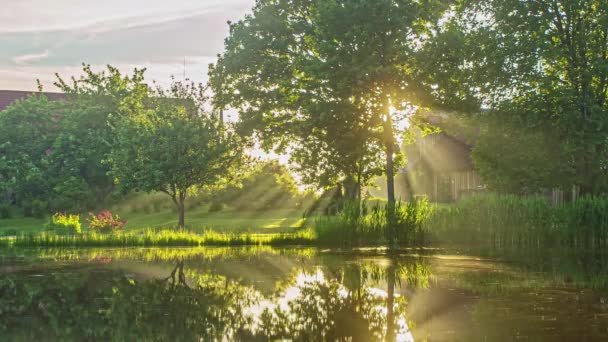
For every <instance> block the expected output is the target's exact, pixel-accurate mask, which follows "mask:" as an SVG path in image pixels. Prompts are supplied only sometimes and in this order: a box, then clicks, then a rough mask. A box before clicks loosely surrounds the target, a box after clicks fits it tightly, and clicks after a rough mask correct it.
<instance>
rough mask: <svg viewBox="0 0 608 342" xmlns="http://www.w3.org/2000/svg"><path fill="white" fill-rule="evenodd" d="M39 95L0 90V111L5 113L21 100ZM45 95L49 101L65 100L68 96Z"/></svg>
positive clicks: (28, 92)
mask: <svg viewBox="0 0 608 342" xmlns="http://www.w3.org/2000/svg"><path fill="white" fill-rule="evenodd" d="M35 93H38V92H36V91H21V90H0V111H3V110H4V109H6V107H8V106H9V105H11V104H12V103H13V102H15V101H16V100H19V99H24V98H26V97H28V96H30V95H32V94H35ZM43 94H44V95H45V96H46V97H48V99H49V100H52V101H56V100H65V99H66V96H65V94H63V93H47V92H43Z"/></svg>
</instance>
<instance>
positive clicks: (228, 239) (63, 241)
mask: <svg viewBox="0 0 608 342" xmlns="http://www.w3.org/2000/svg"><path fill="white" fill-rule="evenodd" d="M314 241H315V236H314V233H313V232H312V231H311V230H301V231H298V232H293V233H280V234H226V233H218V232H215V231H205V232H203V233H201V234H199V233H194V232H189V231H176V230H160V231H155V230H146V231H144V232H117V233H113V234H98V233H84V234H77V235H57V234H53V233H48V232H41V233H30V234H23V235H18V236H15V237H5V238H1V239H0V246H4V247H11V246H13V247H161V246H162V247H170V246H176V247H177V246H180V247H188V246H190V247H197V246H248V245H269V246H283V245H311V244H313V243H314Z"/></svg>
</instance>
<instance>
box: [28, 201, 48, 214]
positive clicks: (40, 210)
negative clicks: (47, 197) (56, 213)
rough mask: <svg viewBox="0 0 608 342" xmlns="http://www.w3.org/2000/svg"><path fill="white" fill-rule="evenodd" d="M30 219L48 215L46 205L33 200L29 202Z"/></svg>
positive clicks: (43, 202)
mask: <svg viewBox="0 0 608 342" xmlns="http://www.w3.org/2000/svg"><path fill="white" fill-rule="evenodd" d="M30 205H31V210H32V217H35V218H43V217H45V216H46V215H47V214H48V204H47V202H45V201H42V200H39V199H35V200H33V201H32V202H31V204H30Z"/></svg>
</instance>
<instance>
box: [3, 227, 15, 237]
mask: <svg viewBox="0 0 608 342" xmlns="http://www.w3.org/2000/svg"><path fill="white" fill-rule="evenodd" d="M17 233H18V232H17V229H15V228H9V229H6V230H4V232H3V235H4V236H15V235H17Z"/></svg>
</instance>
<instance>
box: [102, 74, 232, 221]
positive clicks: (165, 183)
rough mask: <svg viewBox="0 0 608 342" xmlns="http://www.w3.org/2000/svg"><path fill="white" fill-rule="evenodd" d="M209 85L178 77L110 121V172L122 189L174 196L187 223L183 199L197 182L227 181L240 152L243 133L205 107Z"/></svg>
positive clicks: (204, 184)
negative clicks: (190, 82) (236, 130)
mask: <svg viewBox="0 0 608 342" xmlns="http://www.w3.org/2000/svg"><path fill="white" fill-rule="evenodd" d="M204 92H205V89H204V88H203V87H202V86H200V85H198V86H196V85H194V84H188V83H181V82H175V83H174V84H173V85H172V86H171V87H170V88H169V89H168V90H163V89H160V88H159V89H157V90H156V92H155V93H154V94H153V96H150V97H148V98H146V99H145V101H143V102H139V100H138V99H135V100H134V101H133V102H130V104H131V106H129V107H127V108H125V109H124V110H125V111H126V112H125V114H126V115H123V116H122V117H120V118H119V119H117V120H114V121H113V122H112V124H113V127H114V130H113V133H114V134H115V143H114V144H113V146H112V150H111V153H110V156H109V159H108V160H109V163H110V165H111V172H112V174H113V175H114V176H115V177H116V178H117V180H118V184H119V185H120V186H121V187H122V189H124V190H141V191H146V192H151V191H159V192H163V193H166V194H167V195H169V196H170V197H171V199H172V200H173V202H174V203H175V206H176V208H177V210H178V213H179V220H178V226H179V227H184V224H185V218H184V212H185V200H186V198H187V196H188V193H189V192H192V190H194V189H195V188H196V187H209V186H215V185H217V184H218V183H219V182H222V181H225V180H227V179H228V177H229V176H230V174H231V171H233V170H234V168H235V166H236V165H237V164H238V162H239V161H240V160H241V157H242V145H241V144H240V139H238V138H237V136H236V135H235V134H233V133H231V132H230V130H229V129H228V128H229V127H226V126H225V125H223V124H222V123H220V122H219V121H218V120H217V119H216V118H215V117H214V116H213V115H211V114H210V113H208V112H207V111H206V110H205V108H204V105H205V101H206V97H205V94H204Z"/></svg>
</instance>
